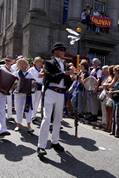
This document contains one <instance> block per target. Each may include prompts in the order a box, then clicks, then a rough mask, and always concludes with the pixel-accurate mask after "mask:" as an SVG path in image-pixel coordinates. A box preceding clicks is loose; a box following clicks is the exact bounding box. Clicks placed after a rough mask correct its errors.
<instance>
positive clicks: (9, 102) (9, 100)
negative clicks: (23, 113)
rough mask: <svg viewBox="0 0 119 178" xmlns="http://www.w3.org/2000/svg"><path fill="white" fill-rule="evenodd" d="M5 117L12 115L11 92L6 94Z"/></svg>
mask: <svg viewBox="0 0 119 178" xmlns="http://www.w3.org/2000/svg"><path fill="white" fill-rule="evenodd" d="M7 117H8V118H11V117H12V94H10V95H7Z"/></svg>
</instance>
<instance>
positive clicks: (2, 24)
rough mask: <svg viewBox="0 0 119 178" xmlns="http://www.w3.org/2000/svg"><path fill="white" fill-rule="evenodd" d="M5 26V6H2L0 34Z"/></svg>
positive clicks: (0, 7) (0, 8)
mask: <svg viewBox="0 0 119 178" xmlns="http://www.w3.org/2000/svg"><path fill="white" fill-rule="evenodd" d="M3 26H4V5H3V4H2V5H1V6H0V33H2V32H3Z"/></svg>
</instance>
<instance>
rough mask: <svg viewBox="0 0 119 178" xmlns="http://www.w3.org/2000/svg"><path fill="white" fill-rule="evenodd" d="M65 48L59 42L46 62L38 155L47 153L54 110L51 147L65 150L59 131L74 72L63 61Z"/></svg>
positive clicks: (60, 150) (61, 150)
mask: <svg viewBox="0 0 119 178" xmlns="http://www.w3.org/2000/svg"><path fill="white" fill-rule="evenodd" d="M65 50H66V48H65V46H64V45H63V44H62V43H60V42H59V43H58V42H57V43H56V44H54V46H53V48H52V54H53V57H52V59H51V60H48V61H46V62H45V67H44V71H45V75H44V92H45V93H44V97H43V100H44V105H43V120H42V123H41V127H40V134H39V139H38V148H37V153H38V156H42V155H46V154H47V152H46V150H45V149H46V145H47V140H48V133H49V127H50V122H51V115H52V111H53V112H54V114H53V116H54V120H53V131H52V144H51V147H52V148H54V150H56V151H59V152H63V151H64V148H63V147H62V146H61V145H60V144H59V133H60V126H61V120H62V113H63V106H64V93H65V91H66V90H67V88H68V87H69V86H70V84H71V78H70V74H71V73H72V71H71V70H69V71H65V66H64V63H63V62H64V61H63V58H64V54H65Z"/></svg>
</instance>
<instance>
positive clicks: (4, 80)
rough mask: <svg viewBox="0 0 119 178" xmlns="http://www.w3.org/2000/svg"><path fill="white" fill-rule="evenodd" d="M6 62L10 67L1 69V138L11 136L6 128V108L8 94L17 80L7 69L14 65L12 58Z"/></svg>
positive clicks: (4, 66)
mask: <svg viewBox="0 0 119 178" xmlns="http://www.w3.org/2000/svg"><path fill="white" fill-rule="evenodd" d="M5 60H6V64H8V65H7V66H6V64H5V65H3V66H2V67H1V68H0V137H4V136H7V135H10V132H9V131H8V129H7V126H6V116H5V115H6V113H5V106H6V99H7V94H8V92H9V90H10V88H11V86H12V84H13V82H14V81H15V80H16V78H15V77H14V76H13V75H12V74H11V72H10V71H9V70H7V67H8V66H10V65H11V63H12V60H11V58H9V61H7V60H8V58H6V59H5ZM9 63H10V64H9Z"/></svg>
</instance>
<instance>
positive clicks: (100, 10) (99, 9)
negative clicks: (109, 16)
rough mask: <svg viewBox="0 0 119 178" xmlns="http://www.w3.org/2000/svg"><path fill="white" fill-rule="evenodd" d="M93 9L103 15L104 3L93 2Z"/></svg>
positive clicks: (96, 0) (98, 0)
mask: <svg viewBox="0 0 119 178" xmlns="http://www.w3.org/2000/svg"><path fill="white" fill-rule="evenodd" d="M93 9H94V10H95V9H97V10H98V11H99V12H100V13H105V1H101V0H95V1H94V5H93Z"/></svg>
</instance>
